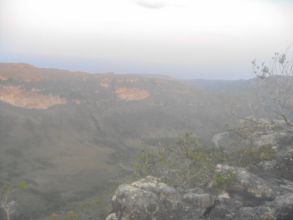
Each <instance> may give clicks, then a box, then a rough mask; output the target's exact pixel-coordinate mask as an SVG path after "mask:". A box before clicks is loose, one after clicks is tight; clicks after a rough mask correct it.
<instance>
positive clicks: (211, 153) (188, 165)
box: [133, 133, 227, 186]
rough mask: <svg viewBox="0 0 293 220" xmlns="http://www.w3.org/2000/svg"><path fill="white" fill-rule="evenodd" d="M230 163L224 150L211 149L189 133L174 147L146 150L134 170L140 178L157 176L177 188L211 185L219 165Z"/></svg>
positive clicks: (136, 162) (135, 164)
mask: <svg viewBox="0 0 293 220" xmlns="http://www.w3.org/2000/svg"><path fill="white" fill-rule="evenodd" d="M226 160H227V158H226V156H225V154H224V153H223V152H222V151H221V150H216V149H209V148H207V147H206V146H204V145H203V144H202V143H201V142H200V141H199V140H198V139H196V138H194V137H193V136H192V134H191V133H186V134H184V135H183V136H181V137H179V138H178V141H177V143H176V144H175V145H173V146H163V147H159V149H154V150H150V151H144V152H143V153H142V154H141V155H139V157H138V158H137V160H136V161H135V163H134V166H133V167H134V171H135V174H136V175H137V176H138V177H144V176H147V175H154V176H157V177H161V178H162V179H164V180H165V181H166V182H167V183H169V184H173V185H180V186H200V185H207V184H208V183H209V182H210V181H211V180H212V179H213V176H214V175H215V167H216V165H217V164H218V163H223V162H225V161H226Z"/></svg>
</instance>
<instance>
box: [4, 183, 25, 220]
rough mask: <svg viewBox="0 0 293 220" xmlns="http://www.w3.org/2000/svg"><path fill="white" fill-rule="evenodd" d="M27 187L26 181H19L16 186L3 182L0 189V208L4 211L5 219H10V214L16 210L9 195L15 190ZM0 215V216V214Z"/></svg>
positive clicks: (14, 202)
mask: <svg viewBox="0 0 293 220" xmlns="http://www.w3.org/2000/svg"><path fill="white" fill-rule="evenodd" d="M27 188H28V184H27V183H26V182H21V183H19V184H18V186H12V185H11V184H4V185H3V186H2V187H1V189H0V208H1V209H2V210H3V211H4V218H5V220H11V215H12V214H13V213H15V211H16V201H14V200H11V199H10V196H11V195H12V194H13V193H15V192H16V191H17V190H25V189H27ZM0 217H1V216H0Z"/></svg>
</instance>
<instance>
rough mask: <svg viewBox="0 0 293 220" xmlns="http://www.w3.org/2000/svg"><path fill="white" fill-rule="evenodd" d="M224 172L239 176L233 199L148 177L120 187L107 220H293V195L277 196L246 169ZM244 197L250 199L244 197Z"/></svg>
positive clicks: (268, 186) (290, 193) (226, 168)
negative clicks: (175, 185)
mask: <svg viewBox="0 0 293 220" xmlns="http://www.w3.org/2000/svg"><path fill="white" fill-rule="evenodd" d="M221 170H222V171H224V170H229V171H231V170H233V172H235V173H236V174H237V175H236V176H237V179H236V181H237V184H236V183H235V185H234V186H230V187H229V192H230V195H229V194H228V193H227V192H222V193H220V194H218V193H215V192H214V191H213V190H211V189H201V188H194V189H189V190H184V191H183V190H181V191H180V190H177V189H175V188H174V187H171V186H168V185H167V184H165V183H163V182H161V181H160V179H158V178H155V177H150V176H149V177H146V178H143V179H141V180H138V181H135V182H133V183H131V184H123V185H121V186H119V187H118V189H117V190H116V192H115V194H114V196H113V198H112V206H113V207H112V208H113V213H111V214H110V215H109V216H108V217H107V218H106V220H200V219H209V220H235V219H237V220H292V219H293V193H292V192H289V193H288V192H287V193H284V194H280V195H277V196H275V195H274V193H273V192H272V188H271V187H270V185H269V184H267V183H266V182H265V180H264V179H262V178H260V177H258V176H256V175H254V174H252V173H250V172H248V171H246V170H245V169H242V168H237V167H231V166H225V165H221ZM236 185H238V186H239V187H238V188H237V187H236ZM233 187H234V192H233V193H231V189H232V188H233ZM274 187H276V186H274ZM206 190H209V192H207V191H206ZM242 193H244V194H249V195H250V197H246V198H245V197H242V196H241V195H242ZM249 199H250V201H252V202H250V204H249V203H248V202H247V200H249ZM255 200H258V202H257V203H255V202H254V201H255ZM248 204H249V205H248Z"/></svg>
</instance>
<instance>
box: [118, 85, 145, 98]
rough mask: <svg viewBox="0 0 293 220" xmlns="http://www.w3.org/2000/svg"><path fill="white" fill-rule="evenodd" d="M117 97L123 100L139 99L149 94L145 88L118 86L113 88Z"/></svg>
mask: <svg viewBox="0 0 293 220" xmlns="http://www.w3.org/2000/svg"><path fill="white" fill-rule="evenodd" d="M115 93H116V95H117V97H118V98H120V99H122V100H125V101H139V100H144V99H146V98H148V97H149V96H150V93H149V92H148V91H147V90H144V89H139V88H126V87H123V88H119V89H116V90H115Z"/></svg>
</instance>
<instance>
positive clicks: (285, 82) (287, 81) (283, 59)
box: [252, 49, 293, 127]
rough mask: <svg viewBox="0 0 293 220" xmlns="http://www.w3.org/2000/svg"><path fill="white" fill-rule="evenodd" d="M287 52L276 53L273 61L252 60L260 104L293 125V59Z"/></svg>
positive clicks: (270, 112) (287, 123) (288, 124)
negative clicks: (292, 121) (259, 62)
mask: <svg viewBox="0 0 293 220" xmlns="http://www.w3.org/2000/svg"><path fill="white" fill-rule="evenodd" d="M287 53H288V49H287V51H286V52H285V53H275V54H274V56H273V57H272V60H271V62H269V63H264V62H263V63H262V64H257V63H256V62H255V61H253V62H252V64H253V69H254V73H255V75H256V76H257V77H258V78H259V79H260V80H259V84H258V97H259V104H260V105H262V106H263V109H264V110H265V111H267V112H268V113H269V114H273V115H277V116H278V117H279V118H281V119H283V120H284V121H285V123H286V125H287V126H289V127H292V123H291V120H290V115H292V109H293V108H292V107H293V100H292V95H293V60H292V59H290V58H289V57H288V54H287Z"/></svg>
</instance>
